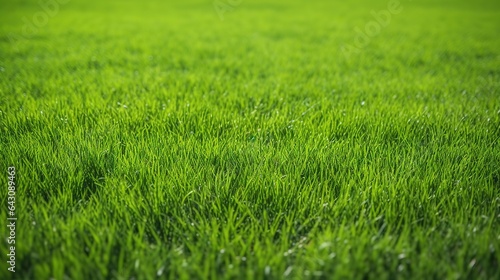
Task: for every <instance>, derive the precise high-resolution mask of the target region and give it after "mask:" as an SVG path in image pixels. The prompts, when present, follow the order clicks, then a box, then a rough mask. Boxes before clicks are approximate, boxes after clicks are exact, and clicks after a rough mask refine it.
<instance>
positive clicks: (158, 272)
mask: <svg viewBox="0 0 500 280" xmlns="http://www.w3.org/2000/svg"><path fill="white" fill-rule="evenodd" d="M164 269H165V266H162V267H160V269H158V271H157V272H156V276H161V275H162V274H163V270H164Z"/></svg>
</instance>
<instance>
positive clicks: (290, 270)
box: [283, 266, 293, 277]
mask: <svg viewBox="0 0 500 280" xmlns="http://www.w3.org/2000/svg"><path fill="white" fill-rule="evenodd" d="M292 270H293V267H292V266H289V267H287V269H286V270H285V273H283V276H285V277H287V276H288V275H290V273H292Z"/></svg>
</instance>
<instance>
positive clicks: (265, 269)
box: [264, 265, 271, 275]
mask: <svg viewBox="0 0 500 280" xmlns="http://www.w3.org/2000/svg"><path fill="white" fill-rule="evenodd" d="M264 274H265V275H270V274H271V267H270V266H268V265H266V268H264Z"/></svg>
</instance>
